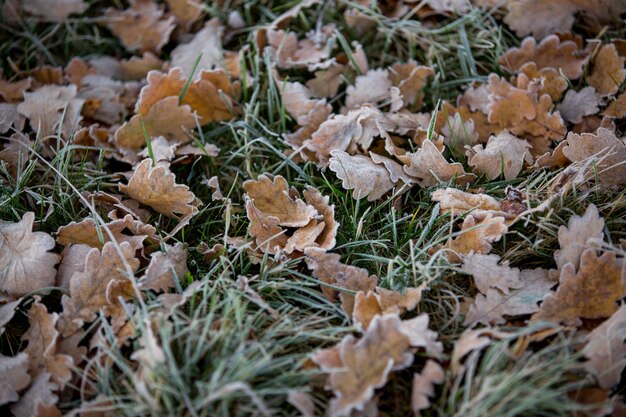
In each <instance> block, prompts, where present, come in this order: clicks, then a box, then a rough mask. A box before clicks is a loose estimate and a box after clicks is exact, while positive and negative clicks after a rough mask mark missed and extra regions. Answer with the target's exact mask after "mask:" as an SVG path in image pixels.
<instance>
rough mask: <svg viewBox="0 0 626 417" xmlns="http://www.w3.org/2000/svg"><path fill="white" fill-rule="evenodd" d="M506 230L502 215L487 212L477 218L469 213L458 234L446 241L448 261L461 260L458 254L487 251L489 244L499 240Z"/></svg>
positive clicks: (489, 250)
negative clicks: (479, 218)
mask: <svg viewBox="0 0 626 417" xmlns="http://www.w3.org/2000/svg"><path fill="white" fill-rule="evenodd" d="M507 231H508V227H507V225H506V219H505V218H504V217H502V216H494V215H493V214H492V213H487V215H485V216H484V217H483V218H482V219H481V220H477V219H476V218H475V217H474V216H472V215H469V216H467V217H466V218H465V220H464V221H463V225H462V226H461V231H460V232H459V233H458V235H457V236H456V237H455V238H450V239H448V241H447V242H446V245H445V248H446V249H449V251H448V259H449V260H450V262H461V261H462V258H461V257H460V255H469V254H471V253H479V254H486V253H489V252H491V248H492V246H491V244H492V243H493V242H497V241H498V240H500V238H501V237H502V235H504V234H505V233H506V232H507Z"/></svg>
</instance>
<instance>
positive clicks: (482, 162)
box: [466, 130, 533, 180]
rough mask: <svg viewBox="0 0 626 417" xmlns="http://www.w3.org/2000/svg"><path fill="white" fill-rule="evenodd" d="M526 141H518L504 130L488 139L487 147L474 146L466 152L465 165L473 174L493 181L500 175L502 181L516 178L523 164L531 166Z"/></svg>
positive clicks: (528, 145) (530, 157)
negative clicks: (479, 174) (502, 176)
mask: <svg viewBox="0 0 626 417" xmlns="http://www.w3.org/2000/svg"><path fill="white" fill-rule="evenodd" d="M530 148H531V146H530V144H529V143H528V141H526V140H523V139H520V138H518V137H516V136H514V135H512V134H510V133H509V132H507V131H506V130H504V131H502V132H500V133H498V135H496V136H492V137H490V138H489V142H487V146H485V147H484V148H483V146H482V145H476V146H474V147H473V148H471V149H469V150H468V151H467V152H466V155H467V157H468V160H467V163H468V164H469V165H470V166H471V167H472V168H473V169H474V171H475V172H479V173H481V174H484V175H485V176H486V177H487V178H488V179H490V180H494V179H496V178H498V177H499V176H500V175H504V179H506V180H510V179H514V178H517V176H518V174H519V173H520V172H521V171H522V168H523V166H524V163H526V164H527V165H531V164H532V163H533V157H532V155H531V154H530V152H529V150H530Z"/></svg>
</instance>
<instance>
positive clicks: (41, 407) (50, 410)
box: [11, 372, 61, 417]
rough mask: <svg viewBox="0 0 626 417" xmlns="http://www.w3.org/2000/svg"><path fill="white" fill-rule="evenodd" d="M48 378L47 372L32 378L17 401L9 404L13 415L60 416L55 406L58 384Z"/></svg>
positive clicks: (25, 416) (57, 398)
mask: <svg viewBox="0 0 626 417" xmlns="http://www.w3.org/2000/svg"><path fill="white" fill-rule="evenodd" d="M50 379H51V378H50V374H49V373H47V372H44V373H41V374H39V375H37V376H36V377H35V378H33V382H32V384H31V385H30V388H28V390H27V391H26V392H25V393H24V394H22V397H21V398H20V400H19V401H18V402H17V403H15V404H12V405H11V412H12V413H13V416H14V417H61V412H60V411H59V409H58V408H57V407H56V403H57V402H58V401H59V397H58V396H57V395H56V394H55V391H57V390H58V389H59V386H58V385H57V384H55V383H54V382H52V381H51V380H50Z"/></svg>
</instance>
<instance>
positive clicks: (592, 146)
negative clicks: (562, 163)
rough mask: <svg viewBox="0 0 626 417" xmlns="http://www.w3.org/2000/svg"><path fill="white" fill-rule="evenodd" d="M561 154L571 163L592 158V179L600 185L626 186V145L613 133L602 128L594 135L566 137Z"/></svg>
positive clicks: (584, 134)
mask: <svg viewBox="0 0 626 417" xmlns="http://www.w3.org/2000/svg"><path fill="white" fill-rule="evenodd" d="M563 154H564V155H565V156H566V157H567V159H569V160H570V161H572V162H579V161H584V160H586V159H587V158H592V157H593V158H594V159H595V160H596V161H597V162H595V163H594V171H595V175H594V177H595V178H597V180H598V182H599V183H600V184H601V185H604V186H607V187H619V186H623V185H624V184H626V162H625V161H626V145H624V143H623V142H622V141H621V140H620V139H618V138H617V136H616V135H615V132H614V131H611V130H609V129H606V128H604V127H601V128H598V130H597V132H596V133H595V134H594V133H581V134H577V133H573V132H570V133H569V134H568V135H567V146H566V147H565V148H563Z"/></svg>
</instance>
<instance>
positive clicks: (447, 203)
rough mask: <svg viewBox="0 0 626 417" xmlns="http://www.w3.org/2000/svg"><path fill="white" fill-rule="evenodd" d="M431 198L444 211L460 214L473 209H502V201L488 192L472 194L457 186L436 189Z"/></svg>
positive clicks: (455, 214)
mask: <svg viewBox="0 0 626 417" xmlns="http://www.w3.org/2000/svg"><path fill="white" fill-rule="evenodd" d="M431 200H433V201H437V202H438V203H439V206H440V207H439V209H440V211H441V212H442V213H448V212H452V215H454V216H458V215H460V214H465V213H467V212H470V211H473V210H485V211H491V210H492V211H501V210H502V207H501V206H500V203H499V202H498V201H497V200H496V199H495V198H493V197H491V196H489V195H487V194H472V193H467V192H465V191H461V190H458V189H456V188H450V187H448V188H446V189H445V190H444V189H439V190H435V191H434V192H433V194H432V195H431Z"/></svg>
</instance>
